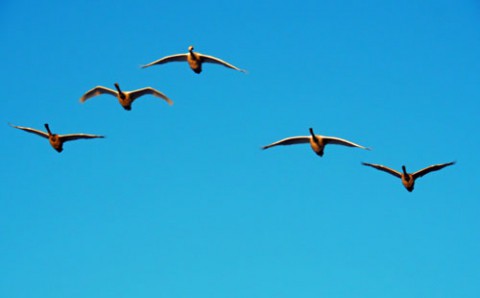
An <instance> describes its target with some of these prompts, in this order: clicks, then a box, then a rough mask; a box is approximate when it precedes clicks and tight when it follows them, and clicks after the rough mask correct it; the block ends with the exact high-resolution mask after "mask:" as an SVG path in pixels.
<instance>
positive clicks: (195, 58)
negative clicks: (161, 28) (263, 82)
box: [142, 46, 246, 74]
mask: <svg viewBox="0 0 480 298" xmlns="http://www.w3.org/2000/svg"><path fill="white" fill-rule="evenodd" d="M181 61H187V62H188V65H190V68H191V69H192V70H193V71H194V72H195V73H197V74H199V73H201V72H202V64H203V63H215V64H219V65H223V66H225V67H228V68H231V69H234V70H238V71H240V72H246V71H245V70H243V69H240V68H238V67H236V66H233V65H232V64H230V63H228V62H226V61H223V60H221V59H219V58H216V57H213V56H209V55H204V54H200V53H195V52H194V51H193V46H189V47H188V53H185V54H175V55H170V56H166V57H163V58H160V59H158V60H156V61H153V62H151V63H149V64H146V65H143V66H142V68H147V67H150V66H153V65H159V64H164V63H168V62H181Z"/></svg>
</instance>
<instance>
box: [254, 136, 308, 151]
mask: <svg viewBox="0 0 480 298" xmlns="http://www.w3.org/2000/svg"><path fill="white" fill-rule="evenodd" d="M305 143H310V137H308V136H298V137H290V138H285V139H283V140H280V141H277V142H275V143H271V144H270V145H267V146H263V147H262V149H263V150H265V149H268V148H270V147H274V146H278V145H295V144H305Z"/></svg>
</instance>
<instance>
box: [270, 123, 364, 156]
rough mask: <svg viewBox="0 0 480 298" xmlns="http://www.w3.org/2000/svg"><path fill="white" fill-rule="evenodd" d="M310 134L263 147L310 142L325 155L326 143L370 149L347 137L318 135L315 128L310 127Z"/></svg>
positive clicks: (317, 150) (315, 150) (318, 153)
mask: <svg viewBox="0 0 480 298" xmlns="http://www.w3.org/2000/svg"><path fill="white" fill-rule="evenodd" d="M309 131H310V136H296V137H289V138H285V139H282V140H280V141H277V142H274V143H272V144H269V145H267V146H263V147H262V149H264V150H265V149H268V148H271V147H274V146H279V145H295V144H306V143H310V146H311V147H312V150H313V151H314V152H315V153H316V154H317V155H318V156H323V150H324V149H325V146H326V145H329V144H334V145H343V146H348V147H357V148H361V149H365V150H370V148H367V147H364V146H361V145H358V144H355V143H353V142H350V141H347V140H345V139H340V138H337V137H328V136H321V135H316V134H314V132H313V129H312V128H310V129H309Z"/></svg>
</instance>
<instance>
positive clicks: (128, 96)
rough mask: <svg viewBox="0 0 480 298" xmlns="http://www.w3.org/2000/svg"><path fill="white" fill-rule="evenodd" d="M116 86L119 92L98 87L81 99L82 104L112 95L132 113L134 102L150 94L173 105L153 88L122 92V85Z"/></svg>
mask: <svg viewBox="0 0 480 298" xmlns="http://www.w3.org/2000/svg"><path fill="white" fill-rule="evenodd" d="M114 85H115V88H116V89H117V91H115V90H113V89H110V88H107V87H103V86H97V87H95V88H93V89H91V90H89V91H87V92H86V93H85V94H84V95H83V96H82V97H81V98H80V102H82V103H83V102H85V101H86V100H88V99H90V98H92V97H95V96H97V95H101V94H110V95H113V96H115V97H116V98H117V99H118V102H119V103H120V105H121V106H122V107H123V108H124V109H125V110H127V111H130V110H131V109H132V104H133V102H134V101H135V100H136V99H137V98H139V97H140V96H143V95H147V94H149V95H153V96H156V97H159V98H161V99H163V100H165V101H166V102H167V103H168V104H169V105H172V104H173V101H172V100H171V99H170V98H168V97H167V96H166V95H165V94H163V93H162V92H160V91H158V90H156V89H153V88H151V87H145V88H142V89H138V90H134V91H122V90H121V89H120V85H119V84H118V83H115V84H114Z"/></svg>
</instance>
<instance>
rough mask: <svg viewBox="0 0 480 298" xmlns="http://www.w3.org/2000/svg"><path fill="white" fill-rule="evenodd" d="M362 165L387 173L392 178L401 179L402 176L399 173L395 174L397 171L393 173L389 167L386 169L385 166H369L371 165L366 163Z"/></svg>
mask: <svg viewBox="0 0 480 298" xmlns="http://www.w3.org/2000/svg"><path fill="white" fill-rule="evenodd" d="M362 165H364V166H369V167H372V168H375V169H377V170H380V171H384V172H387V173H389V174H392V175H393V176H395V177H398V178H401V177H402V174H401V173H400V172H397V171H395V170H393V169H390V168H389V167H386V166H382V165H376V164H371V163H367V162H362Z"/></svg>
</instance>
